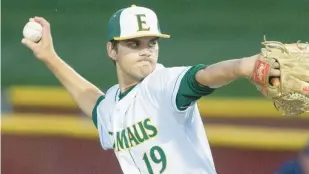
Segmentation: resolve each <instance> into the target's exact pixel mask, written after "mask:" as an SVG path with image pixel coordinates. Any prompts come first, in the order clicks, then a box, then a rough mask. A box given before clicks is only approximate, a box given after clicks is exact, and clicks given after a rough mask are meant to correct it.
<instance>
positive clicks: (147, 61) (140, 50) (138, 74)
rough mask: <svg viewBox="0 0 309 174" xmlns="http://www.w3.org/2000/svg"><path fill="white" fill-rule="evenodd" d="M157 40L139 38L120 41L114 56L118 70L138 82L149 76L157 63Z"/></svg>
mask: <svg viewBox="0 0 309 174" xmlns="http://www.w3.org/2000/svg"><path fill="white" fill-rule="evenodd" d="M158 52H159V46H158V38H157V37H141V38H134V39H129V40H124V41H120V42H119V44H118V52H117V55H116V64H117V65H118V67H117V68H118V69H120V71H122V73H125V74H126V75H127V76H130V77H131V78H133V79H135V80H137V81H140V80H142V79H144V78H145V77H146V76H147V75H149V74H150V73H151V72H152V71H153V70H154V69H155V67H156V63H157V61H158Z"/></svg>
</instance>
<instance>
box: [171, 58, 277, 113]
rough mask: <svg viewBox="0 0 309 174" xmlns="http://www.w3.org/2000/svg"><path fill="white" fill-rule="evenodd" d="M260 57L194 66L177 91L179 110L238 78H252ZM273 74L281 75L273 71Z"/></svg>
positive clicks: (176, 100) (182, 79)
mask: <svg viewBox="0 0 309 174" xmlns="http://www.w3.org/2000/svg"><path fill="white" fill-rule="evenodd" d="M257 58H258V55H254V56H251V57H245V58H240V59H231V60H226V61H221V62H218V63H215V64H212V65H209V66H206V65H204V64H200V65H195V66H192V67H191V68H190V69H189V70H188V71H186V73H185V74H184V75H183V77H182V78H181V81H180V85H179V88H178V89H177V90H176V91H175V92H177V94H176V99H175V102H176V106H177V109H178V110H181V111H183V110H186V109H187V108H188V107H189V106H190V105H191V104H192V103H193V102H195V101H196V100H198V99H200V98H201V97H203V96H207V95H209V94H211V93H213V92H214V91H215V89H216V88H219V87H221V86H224V85H227V84H229V83H231V82H233V81H234V80H236V79H238V78H246V77H250V76H251V74H252V73H253V69H254V66H255V63H256V61H257ZM271 74H273V75H274V76H276V75H278V74H279V70H275V69H272V70H271Z"/></svg>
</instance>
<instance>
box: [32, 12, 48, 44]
mask: <svg viewBox="0 0 309 174" xmlns="http://www.w3.org/2000/svg"><path fill="white" fill-rule="evenodd" d="M34 20H35V21H36V22H38V23H39V24H41V25H42V27H43V31H42V40H44V39H47V38H49V37H50V24H49V22H48V21H47V20H46V19H44V18H43V17H38V16H36V17H34Z"/></svg>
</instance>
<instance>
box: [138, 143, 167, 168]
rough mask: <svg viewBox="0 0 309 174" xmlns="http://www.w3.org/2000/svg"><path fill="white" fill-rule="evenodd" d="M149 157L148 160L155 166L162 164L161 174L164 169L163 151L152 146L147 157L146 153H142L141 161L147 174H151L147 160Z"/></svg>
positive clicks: (164, 157) (164, 158)
mask: <svg viewBox="0 0 309 174" xmlns="http://www.w3.org/2000/svg"><path fill="white" fill-rule="evenodd" d="M149 156H150V159H151V160H152V161H153V162H154V163H156V164H159V163H162V167H161V170H160V173H163V172H164V170H165V168H166V156H165V153H164V151H163V149H162V148H161V147H159V146H153V147H152V148H151V149H150V152H149V155H147V154H146V153H144V155H143V160H144V161H145V163H146V166H147V169H148V172H149V174H153V170H152V167H151V164H150V161H149V158H148V157H149Z"/></svg>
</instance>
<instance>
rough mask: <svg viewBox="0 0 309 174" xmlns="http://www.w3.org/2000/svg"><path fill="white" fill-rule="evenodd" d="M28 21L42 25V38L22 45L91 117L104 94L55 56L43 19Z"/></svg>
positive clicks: (26, 40) (37, 18)
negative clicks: (97, 102) (30, 51)
mask: <svg viewBox="0 0 309 174" xmlns="http://www.w3.org/2000/svg"><path fill="white" fill-rule="evenodd" d="M30 20H34V21H35V22H38V23H40V24H41V25H42V27H43V33H42V38H41V40H40V41H39V42H38V43H35V42H33V41H31V40H28V39H25V38H24V39H23V40H22V43H23V44H24V45H26V46H27V47H28V48H29V49H31V50H32V51H33V53H34V55H35V57H37V59H39V60H41V61H42V62H43V63H44V64H45V65H46V66H47V67H48V68H49V69H50V71H51V72H52V73H53V74H54V75H55V76H56V77H57V79H58V80H59V81H60V82H61V83H62V85H63V86H64V87H65V88H66V90H67V91H68V92H69V93H70V94H71V96H72V97H73V99H74V100H75V102H76V103H77V105H78V106H79V107H80V108H81V110H82V111H83V112H84V113H85V114H86V115H87V116H89V117H91V115H92V110H93V108H94V106H95V103H96V101H97V99H98V97H99V96H101V95H104V93H103V92H101V91H100V90H99V89H98V88H97V87H96V86H94V85H93V84H91V83H90V82H89V81H87V80H86V79H84V78H83V77H82V76H80V75H79V74H78V73H77V72H76V71H75V70H74V69H72V68H71V67H70V66H69V65H68V64H67V63H66V62H65V61H63V60H62V59H61V58H60V57H59V56H58V55H57V53H56V52H55V49H54V46H53V41H52V36H51V32H50V24H49V23H48V22H47V21H46V20H45V19H44V18H41V17H35V18H33V19H30Z"/></svg>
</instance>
